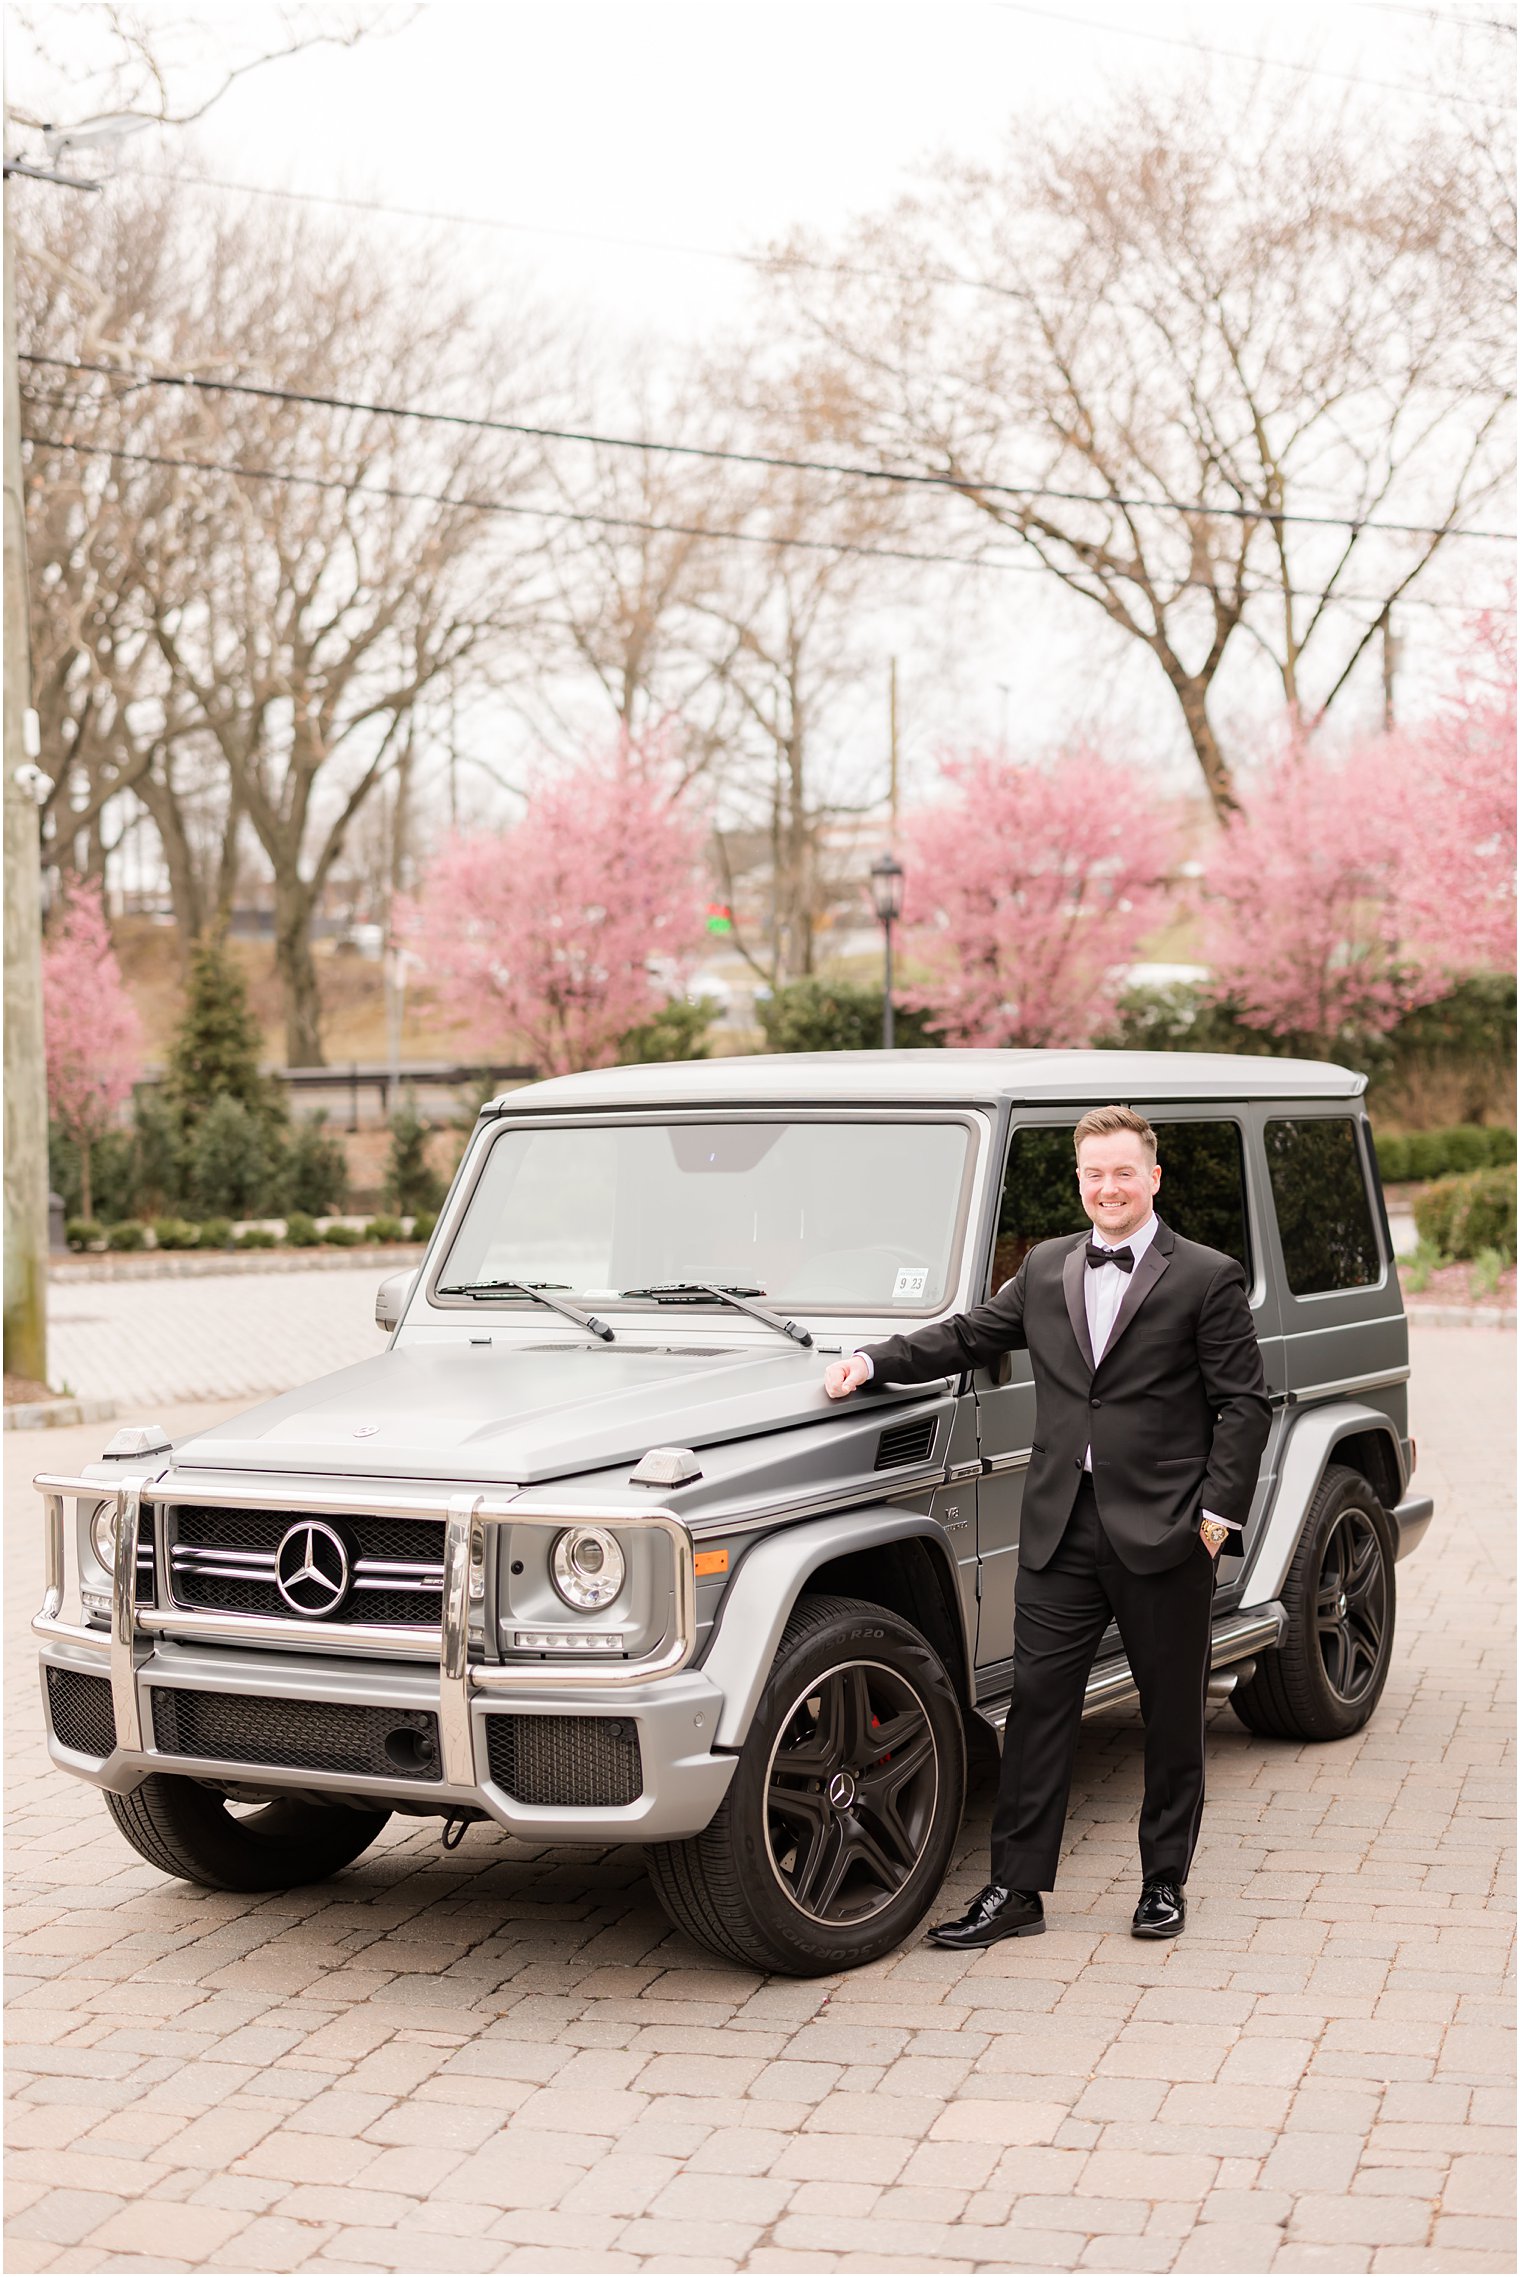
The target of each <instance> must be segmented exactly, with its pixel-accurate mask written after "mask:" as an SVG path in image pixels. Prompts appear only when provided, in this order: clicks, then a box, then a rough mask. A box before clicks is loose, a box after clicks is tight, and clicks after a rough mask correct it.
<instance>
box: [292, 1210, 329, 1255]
mask: <svg viewBox="0 0 1520 2277" xmlns="http://www.w3.org/2000/svg"><path fill="white" fill-rule="evenodd" d="M321 1238H322V1237H321V1235H320V1234H319V1233H318V1231H317V1221H316V1219H315V1218H309V1217H307V1216H306V1214H305V1212H304V1211H302V1210H292V1211H291V1213H290V1215H289V1217H288V1218H287V1219H286V1220H285V1246H286V1248H287V1249H311V1248H314V1247H315V1245H316V1244H317V1242H319V1241H320V1240H321Z"/></svg>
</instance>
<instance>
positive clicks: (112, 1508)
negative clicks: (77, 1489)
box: [90, 1502, 116, 1573]
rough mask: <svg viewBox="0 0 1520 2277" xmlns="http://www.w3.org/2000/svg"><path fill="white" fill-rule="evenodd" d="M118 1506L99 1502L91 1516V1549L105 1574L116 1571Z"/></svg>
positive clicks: (112, 1503)
mask: <svg viewBox="0 0 1520 2277" xmlns="http://www.w3.org/2000/svg"><path fill="white" fill-rule="evenodd" d="M115 1527H116V1505H115V1503H114V1502H97V1503H96V1505H95V1508H94V1510H93V1511H92V1513H91V1515H90V1548H91V1549H92V1550H93V1551H94V1553H95V1556H96V1558H97V1560H98V1561H99V1564H100V1566H101V1569H102V1571H103V1572H106V1573H114V1572H115V1571H116V1536H115Z"/></svg>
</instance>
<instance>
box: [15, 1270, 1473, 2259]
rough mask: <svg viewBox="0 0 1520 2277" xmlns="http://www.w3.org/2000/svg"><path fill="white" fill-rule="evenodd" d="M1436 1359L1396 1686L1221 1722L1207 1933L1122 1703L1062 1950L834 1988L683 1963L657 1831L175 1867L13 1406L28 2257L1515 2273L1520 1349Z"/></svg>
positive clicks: (85, 1447)
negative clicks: (1165, 1866)
mask: <svg viewBox="0 0 1520 2277" xmlns="http://www.w3.org/2000/svg"><path fill="white" fill-rule="evenodd" d="M335 1278H336V1279H338V1280H339V1281H340V1282H341V1281H342V1280H343V1279H344V1278H345V1276H335ZM182 1286H184V1287H195V1286H197V1284H193V1283H187V1284H182ZM287 1288H288V1284H287ZM85 1293H89V1294H91V1295H93V1291H89V1292H85ZM1413 1345H1414V1370H1415V1372H1414V1385H1413V1410H1414V1417H1415V1428H1416V1431H1417V1434H1418V1438H1419V1444H1420V1478H1421V1483H1422V1484H1423V1485H1424V1487H1425V1488H1426V1489H1427V1491H1429V1492H1431V1493H1433V1494H1434V1495H1435V1497H1436V1501H1437V1518H1436V1521H1435V1524H1434V1526H1433V1527H1432V1529H1431V1531H1430V1534H1429V1535H1428V1536H1427V1539H1426V1543H1425V1545H1424V1547H1423V1548H1422V1549H1421V1550H1420V1552H1419V1553H1418V1554H1417V1555H1416V1556H1415V1557H1414V1558H1412V1559H1411V1560H1409V1561H1408V1562H1407V1563H1406V1564H1405V1565H1403V1566H1402V1567H1401V1568H1400V1569H1399V1578H1400V1583H1401V1592H1402V1602H1401V1608H1400V1620H1399V1641H1398V1645H1397V1649H1396V1652H1395V1656H1394V1664H1393V1672H1392V1676H1391V1679H1390V1682H1389V1685H1388V1690H1387V1692H1386V1694H1385V1696H1384V1699H1383V1702H1382V1706H1381V1708H1380V1710H1379V1712H1378V1714H1377V1716H1376V1717H1375V1719H1374V1720H1373V1722H1372V1724H1371V1725H1370V1727H1369V1728H1368V1730H1367V1731H1365V1732H1364V1733H1363V1734H1361V1735H1360V1736H1359V1737H1358V1738H1356V1739H1353V1740H1350V1741H1346V1742H1343V1743H1340V1744H1336V1745H1332V1746H1325V1747H1305V1746H1297V1745H1286V1744H1283V1743H1280V1742H1273V1741H1268V1740H1263V1739H1259V1738H1254V1737H1252V1736H1250V1735H1249V1734H1247V1733H1246V1732H1245V1731H1244V1730H1243V1729H1242V1728H1241V1726H1240V1725H1239V1724H1238V1723H1237V1722H1236V1720H1235V1718H1234V1717H1233V1715H1232V1714H1231V1713H1230V1712H1229V1710H1228V1709H1227V1708H1221V1709H1219V1710H1218V1711H1216V1712H1215V1714H1214V1716H1213V1722H1212V1740H1211V1747H1212V1752H1211V1759H1210V1772H1209V1778H1210V1799H1209V1806H1208V1810H1207V1814H1206V1817H1205V1822H1204V1831H1203V1839H1202V1843H1201V1845H1200V1849H1199V1854H1198V1857H1197V1861H1196V1864H1195V1869H1194V1876H1193V1881H1192V1885H1191V1890H1190V1895H1191V1899H1192V1912H1191V1918H1190V1921H1189V1926H1188V1930H1187V1933H1186V1935H1185V1936H1184V1937H1182V1938H1181V1939H1180V1940H1179V1941H1178V1942H1177V1943H1175V1944H1172V1945H1147V1944H1141V1943H1137V1942H1136V1941H1135V1940H1133V1939H1132V1938H1131V1937H1130V1936H1129V1935H1128V1917H1129V1911H1130V1908H1131V1906H1132V1904H1133V1902H1134V1896H1135V1882H1134V1874H1135V1867H1134V1822H1135V1814H1136V1809H1137V1806H1138V1801H1139V1788H1140V1727H1139V1724H1138V1721H1137V1719H1136V1718H1135V1716H1134V1715H1133V1714H1132V1713H1128V1712H1122V1711H1121V1712H1117V1713H1114V1714H1111V1715H1109V1716H1106V1717H1102V1718H1099V1719H1096V1720H1095V1721H1094V1722H1092V1723H1089V1724H1088V1725H1087V1726H1086V1727H1085V1728H1084V1733H1083V1739H1082V1744H1081V1750H1080V1755H1079V1761H1078V1770H1077V1785H1076V1791H1075V1796H1074V1804H1073V1811H1072V1816H1071V1821H1070V1824H1069V1827H1068V1852H1069V1854H1068V1856H1067V1858H1066V1861H1065V1864H1064V1866H1063V1869H1062V1874H1061V1882H1060V1887H1059V1889H1058V1891H1057V1893H1056V1895H1055V1897H1054V1898H1053V1900H1052V1901H1051V1903H1050V1924H1051V1925H1050V1929H1049V1932H1048V1934H1047V1935H1046V1936H1044V1937H1042V1938H1038V1939H1029V1940H1017V1941H1010V1942H1009V1943H1007V1944H1004V1945H1002V1946H999V1947H996V1948H994V1949H993V1950H992V1951H991V1952H988V1953H985V1954H982V1955H980V1956H977V1957H975V1958H967V1957H965V1956H960V1955H953V1954H949V1953H940V1952H935V1951H932V1950H930V1949H928V1948H926V1947H924V1946H923V1945H921V1944H920V1945H914V1946H910V1947H907V1948H905V1949H903V1950H902V1951H900V1952H899V1953H897V1954H896V1955H894V1956H893V1957H891V1958H890V1959H888V1960H886V1961H884V1962H882V1963H880V1964H878V1965H876V1966H873V1967H870V1968H865V1969H861V1970H859V1971H857V1972H855V1973H853V1974H851V1975H849V1976H842V1977H832V1978H822V1979H819V1980H816V1981H814V1982H811V1983H793V1982H787V1981H784V1980H778V1979H773V1980H769V1981H767V1980H764V1979H760V1978H757V1977H755V1976H753V1975H751V1974H749V1973H748V1972H746V1971H744V1970H741V1969H734V1968H728V1967H724V1966H721V1965H719V1964H717V1963H715V1962H713V1961H712V1960H710V1959H708V1958H707V1957H706V1956H704V1955H702V1954H700V1953H698V1952H697V1951H695V1950H694V1949H693V1948H692V1947H691V1946H689V1945H688V1944H686V1943H685V1942H684V1940H683V1939H682V1938H681V1937H680V1936H679V1935H678V1934H677V1933H676V1932H674V1931H673V1930H672V1929H670V1928H669V1926H668V1925H667V1923H666V1922H665V1919H664V1917H663V1915H662V1914H661V1913H660V1911H659V1909H658V1907H657V1906H656V1904H655V1902H654V1900H653V1897H652V1896H651V1894H650V1891H649V1888H648V1885H647V1883H646V1881H645V1879H644V1876H643V1873H642V1871H641V1868H640V1864H639V1857H638V1853H637V1852H636V1851H632V1850H613V1851H576V1850H570V1849H560V1850H547V1849H542V1850H541V1849H533V1848H530V1847H528V1846H527V1845H525V1844H522V1843H518V1842H515V1841H512V1840H510V1839H509V1838H507V1837H506V1836H505V1835H502V1834H499V1833H497V1832H495V1831H494V1830H488V1829H482V1828H476V1829H473V1830H472V1831H471V1832H470V1833H469V1834H468V1835H467V1836H466V1838H465V1840H464V1843H463V1845H462V1847H461V1848H460V1849H459V1850H457V1851H455V1852H454V1853H452V1854H446V1853H445V1852H444V1851H443V1850H442V1849H441V1848H440V1846H439V1842H438V1834H437V1828H436V1825H435V1824H434V1823H433V1822H429V1821H408V1820H405V1819H394V1820H392V1822H391V1824H390V1826H389V1828H388V1829H387V1831H386V1833H385V1834H384V1835H383V1836H382V1838H381V1840H380V1842H379V1843H378V1844H377V1845H376V1847H375V1848H374V1849H373V1850H372V1851H371V1852H369V1853H368V1854H367V1855H366V1856H365V1857H364V1858H363V1859H362V1860H361V1861H360V1862H359V1864H358V1865H357V1866H355V1867H354V1868H352V1869H351V1870H350V1871H349V1872H347V1873H346V1874H344V1875H342V1876H341V1877H339V1878H338V1879H337V1880H335V1881H332V1882H330V1883H327V1884H325V1885H323V1886H320V1887H318V1888H314V1889H307V1890H297V1891H293V1892H291V1893H289V1894H288V1895H280V1896H274V1897H264V1898H242V1897H229V1896H220V1895H214V1894H210V1893H207V1892H203V1891H198V1890H195V1889H192V1888H189V1887H186V1886H184V1885H182V1884H177V1883H173V1882H169V1881H166V1880H165V1879H164V1878H163V1877H162V1876H161V1875H159V1874H157V1873H155V1872H154V1871H153V1870H152V1869H151V1868H150V1867H148V1866H147V1865H146V1864H144V1863H143V1862H142V1861H141V1860H140V1859H138V1858H137V1856H136V1855H135V1853H134V1852H133V1851H131V1850H130V1849H129V1848H128V1847H127V1845H126V1844H125V1843H124V1842H123V1841H122V1840H121V1838H120V1837H119V1836H118V1835H117V1834H116V1832H115V1831H114V1829H113V1827H112V1826H111V1824H110V1822H109V1820H108V1819H107V1817H106V1814H105V1810H104V1808H103V1806H102V1804H101V1803H100V1801H99V1800H98V1798H97V1797H96V1796H95V1795H93V1794H92V1793H91V1792H90V1790H89V1789H88V1788H87V1787H85V1786H83V1785H81V1784H79V1783H78V1782H76V1781H74V1780H72V1779H69V1778H66V1777H64V1776H63V1775H62V1774H61V1773H58V1772H56V1771H54V1770H52V1769H51V1767H50V1766H49V1765H48V1763H47V1761H46V1757H45V1754H44V1751H43V1747H42V1744H41V1740H40V1736H39V1731H40V1717H39V1709H38V1702H37V1679H36V1674H35V1667H34V1656H33V1653H32V1650H31V1644H30V1640H29V1638H28V1637H27V1634H26V1621H27V1617H28V1615H29V1613H30V1612H31V1610H32V1608H33V1607H34V1606H35V1604H36V1602H37V1599H38V1596H39V1595H40V1589H41V1559H40V1544H41V1535H40V1529H39V1527H38V1525H37V1523H36V1520H35V1517H34V1515H33V1503H32V1499H31V1497H30V1494H29V1491H28V1488H27V1484H26V1481H27V1479H28V1477H29V1475H30V1472H31V1471H32V1470H33V1469H35V1468H37V1467H40V1465H41V1463H42V1462H44V1461H45V1462H46V1463H47V1464H48V1466H49V1467H52V1466H54V1465H58V1466H60V1467H62V1466H66V1465H69V1464H72V1463H75V1462H78V1461H82V1460H84V1459H86V1458H87V1457H88V1456H89V1455H90V1454H92V1453H94V1452H95V1451H97V1449H98V1446H99V1443H100V1439H101V1436H102V1434H101V1432H100V1430H99V1428H98V1427H96V1428H94V1429H93V1430H82V1431H78V1432H70V1433H64V1432H54V1433H48V1434H47V1435H45V1436H44V1435H42V1434H31V1433H15V1434H11V1435H10V1437H9V1440H8V1443H7V1445H6V1464H7V1490H8V1495H9V1523H8V1526H7V1529H6V1533H7V1541H6V1557H7V1580H8V1583H9V1605H10V1645H11V1651H10V1658H9V1676H8V1684H9V1706H10V1723H9V1747H10V1782H9V1810H10V1835H9V1853H8V1854H9V1861H10V1895H11V1901H12V1908H13V1911H12V1917H11V1926H10V1942H9V1963H8V1991H9V2004H10V2005H9V2031H10V2051H9V2055H10V2071H9V2089H10V2098H11V2101H10V2131H9V2143H10V2153H9V2155H10V2187H9V2192H8V2200H7V2204H8V2229H9V2243H8V2251H7V2260H6V2266H7V2268H8V2269H10V2270H11V2271H18V2272H19V2271H23V2270H32V2269H38V2270H40V2269H51V2270H91V2271H93V2270H116V2269H123V2270H143V2271H148V2270H153V2271H173V2270H188V2269H196V2270H199V2269H209V2270H223V2269H225V2270H249V2271H259V2270H266V2271H288V2270H289V2271H293V2270H311V2271H320V2272H335V2271H343V2270H352V2271H381V2272H385V2271H429V2270H439V2271H474V2270H495V2269H535V2270H554V2269H574V2270H585V2271H591V2270H599V2269H650V2270H687V2269H690V2270H696V2269H702V2270H716V2269H739V2268H742V2269H749V2270H792V2269H795V2270H831V2269H842V2270H882V2271H892V2270H940V2269H943V2270H973V2269H989V2270H1022V2269H1043V2270H1051V2269H1054V2270H1076V2269H1111V2270H1123V2271H1134V2272H1139V2271H1149V2270H1174V2269H1175V2270H1197V2271H1206V2272H1223V2271H1235V2270H1252V2271H1256V2270H1261V2271H1265V2270H1273V2271H1276V2270H1327V2271H1337V2272H1343V2271H1356V2270H1427V2269H1428V2270H1441V2271H1456V2270H1465V2269H1484V2270H1495V2271H1505V2272H1510V2271H1513V2270H1514V2268H1515V2266H1516V2255H1515V2240H1514V2232H1513V2221H1512V2209H1513V2182H1512V2161H1511V2155H1510V2154H1511V2152H1512V2149H1513V2136H1512V2132H1511V2126H1512V2113H1511V2097H1510V2088H1511V2082H1512V2079H1513V2069H1512V2035H1511V2022H1512V2010H1511V2003H1510V1999H1509V1995H1508V1992H1507V1986H1506V1970H1507V1967H1508V1964H1509V1960H1510V1952H1511V1930H1512V1889H1513V1881H1512V1869H1511V1863H1510V1851H1509V1844H1510V1840H1511V1824H1512V1802H1513V1792H1514V1783H1513V1773H1512V1769H1511V1765H1510V1737H1511V1708H1510V1702H1511V1698H1512V1691H1513V1677H1514V1656H1515V1654H1514V1636H1513V1622H1512V1610H1511V1609H1512V1603H1513V1532H1512V1523H1511V1509H1510V1504H1511V1481H1512V1464H1513V1446H1512V1429H1511V1424H1510V1421H1509V1418H1510V1414H1511V1386H1512V1380H1513V1369H1514V1359H1515V1349H1514V1347H1515V1340H1514V1337H1513V1335H1511V1334H1507V1333H1502V1332H1498V1331H1492V1330H1490V1331H1471V1332H1469V1331H1460V1330H1459V1331H1451V1330H1429V1331H1424V1332H1420V1331H1416V1332H1415V1334H1414V1337H1413ZM213 1412H214V1411H212V1410H208V1409H202V1410H200V1411H199V1412H198V1415H197V1417H196V1418H195V1419H194V1420H210V1419H211V1416H212V1414H213ZM217 1412H220V1411H217ZM229 1412H230V1410H229ZM165 1420H167V1421H168V1422H169V1423H170V1426H171V1428H176V1429H177V1430H179V1431H184V1430H187V1429H188V1428H190V1427H191V1423H192V1418H191V1417H190V1416H188V1415H186V1414H184V1413H181V1414H178V1415H174V1416H171V1417H168V1418H165ZM989 1800H990V1788H989V1786H988V1785H987V1783H986V1782H985V1781H984V1782H983V1785H982V1787H981V1789H980V1790H979V1793H978V1798H977V1801H976V1805H975V1807H974V1808H973V1810H972V1811H971V1813H970V1814H969V1815H968V1818H967V1821H966V1825H965V1828H964V1832H963V1836H962V1840H961V1844H960V1848H959V1852H958V1863H957V1866H956V1869H955V1872H954V1874H953V1876H952V1878H951V1880H950V1882H949V1883H948V1884H947V1887H946V1891H945V1903H946V1909H947V1910H949V1909H950V1908H952V1907H958V1905H959V1904H961V1903H963V1902H964V1900H965V1898H966V1897H967V1896H968V1895H969V1894H970V1892H971V1891H972V1890H973V1889H974V1888H975V1887H976V1886H977V1885H978V1884H979V1882H980V1881H981V1880H982V1879H983V1877H984V1860H985V1857H986V1840H987V1809H988V1803H989Z"/></svg>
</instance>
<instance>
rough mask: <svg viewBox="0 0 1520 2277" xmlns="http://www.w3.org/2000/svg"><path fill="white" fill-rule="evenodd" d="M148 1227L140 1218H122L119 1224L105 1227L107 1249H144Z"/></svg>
mask: <svg viewBox="0 0 1520 2277" xmlns="http://www.w3.org/2000/svg"><path fill="white" fill-rule="evenodd" d="M147 1246H148V1229H147V1227H146V1226H145V1225H144V1224H143V1223H142V1221H141V1219H140V1218H123V1219H122V1221H121V1223H120V1225H108V1226H107V1227H106V1247H107V1249H146V1248H147Z"/></svg>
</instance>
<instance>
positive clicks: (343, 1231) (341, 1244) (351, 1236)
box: [322, 1225, 364, 1249]
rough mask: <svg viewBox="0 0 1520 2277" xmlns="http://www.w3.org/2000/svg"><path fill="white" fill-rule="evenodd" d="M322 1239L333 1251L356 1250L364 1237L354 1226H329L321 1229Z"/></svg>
mask: <svg viewBox="0 0 1520 2277" xmlns="http://www.w3.org/2000/svg"><path fill="white" fill-rule="evenodd" d="M322 1239H323V1240H324V1241H325V1242H327V1243H328V1244H329V1246H330V1247H331V1248H333V1249H357V1248H358V1246H359V1244H360V1242H361V1241H362V1240H363V1239H364V1236H363V1234H362V1233H361V1232H360V1231H359V1228H358V1227H357V1226H356V1225H330V1226H325V1227H324V1228H323V1231H322Z"/></svg>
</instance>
